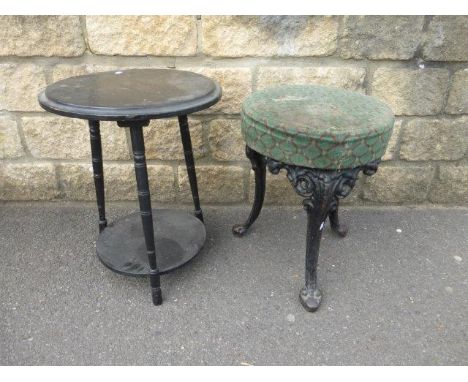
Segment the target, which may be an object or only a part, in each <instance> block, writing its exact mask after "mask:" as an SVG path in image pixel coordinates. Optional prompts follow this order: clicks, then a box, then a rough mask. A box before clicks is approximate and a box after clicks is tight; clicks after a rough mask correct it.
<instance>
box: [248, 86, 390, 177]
mask: <svg viewBox="0 0 468 382" xmlns="http://www.w3.org/2000/svg"><path fill="white" fill-rule="evenodd" d="M393 123H394V115H393V113H392V111H391V110H390V108H389V107H388V106H386V105H385V104H384V103H382V102H381V101H379V100H378V99H376V98H374V97H370V96H367V95H364V94H361V93H357V92H353V91H348V90H343V89H339V88H333V87H328V86H311V85H287V86H279V87H274V88H268V89H265V90H261V91H257V92H254V93H252V94H251V95H250V96H249V97H248V98H247V99H246V100H245V101H244V103H243V106H242V133H243V135H244V139H245V141H246V144H247V146H249V147H250V148H252V149H254V150H255V151H257V152H259V153H260V154H263V155H265V156H267V157H269V158H272V159H275V160H277V161H280V162H284V163H288V164H294V165H298V166H304V167H310V168H319V169H335V170H336V169H344V168H353V167H357V166H360V165H364V164H366V163H369V162H371V161H373V160H376V159H380V158H381V157H382V155H383V154H384V152H385V149H386V147H387V144H388V140H389V139H390V135H391V133H392V129H393Z"/></svg>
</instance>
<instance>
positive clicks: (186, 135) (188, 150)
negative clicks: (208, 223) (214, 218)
mask: <svg viewBox="0 0 468 382" xmlns="http://www.w3.org/2000/svg"><path fill="white" fill-rule="evenodd" d="M179 127H180V136H181V138H182V145H183V147H184V157H185V166H186V167H187V175H188V178H189V182H190V189H191V190H192V198H193V205H194V208H195V211H194V214H195V216H196V217H197V218H198V219H199V220H200V221H202V222H203V212H202V210H201V207H200V198H199V196H198V185H197V174H196V173H195V161H194V159H193V149H192V141H191V139H190V130H189V125H188V120H187V116H186V115H180V116H179Z"/></svg>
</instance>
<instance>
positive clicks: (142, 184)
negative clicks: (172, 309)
mask: <svg viewBox="0 0 468 382" xmlns="http://www.w3.org/2000/svg"><path fill="white" fill-rule="evenodd" d="M143 126H144V123H138V122H135V123H133V124H132V125H130V126H129V127H130V136H131V140H132V150H133V159H134V162H135V176H136V182H137V189H138V201H139V203H140V214H141V221H142V224H143V232H144V236H145V244H146V253H147V255H148V261H149V266H150V272H149V277H150V285H151V292H152V298H153V304H154V305H161V304H162V294H161V281H160V277H159V270H158V266H157V263H156V249H155V245H154V229H153V213H152V209H151V197H150V191H149V184H148V170H147V168H146V158H145V143H144V138H143Z"/></svg>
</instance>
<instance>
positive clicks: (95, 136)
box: [88, 121, 107, 232]
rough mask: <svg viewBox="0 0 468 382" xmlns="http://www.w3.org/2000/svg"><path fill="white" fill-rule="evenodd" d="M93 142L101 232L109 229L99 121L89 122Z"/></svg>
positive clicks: (93, 161) (93, 160)
mask: <svg viewBox="0 0 468 382" xmlns="http://www.w3.org/2000/svg"><path fill="white" fill-rule="evenodd" d="M88 124H89V135H90V140H91V157H92V163H93V175H94V188H95V190H96V202H97V206H98V213H99V232H102V231H103V230H104V228H106V227H107V220H106V204H105V194H104V171H103V168H102V146H101V131H100V128H99V121H88Z"/></svg>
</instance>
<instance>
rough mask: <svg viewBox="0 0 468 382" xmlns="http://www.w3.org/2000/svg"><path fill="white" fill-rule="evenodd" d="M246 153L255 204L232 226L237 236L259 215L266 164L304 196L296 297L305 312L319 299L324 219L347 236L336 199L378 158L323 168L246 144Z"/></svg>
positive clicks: (368, 172)
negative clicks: (301, 281) (301, 282)
mask: <svg viewBox="0 0 468 382" xmlns="http://www.w3.org/2000/svg"><path fill="white" fill-rule="evenodd" d="M245 152H246V155H247V157H248V158H249V160H250V162H251V164H252V169H253V170H254V173H255V196H254V203H253V206H252V210H251V212H250V215H249V217H248V218H247V220H246V222H245V223H244V224H237V225H235V226H234V227H232V232H233V234H234V235H236V236H243V235H245V234H246V233H247V230H248V229H249V227H250V226H251V225H252V224H253V223H254V222H255V220H256V219H257V218H258V215H259V214H260V211H261V209H262V206H263V200H264V198H265V181H266V167H268V169H269V170H270V172H271V173H273V174H278V173H279V171H280V170H281V169H285V170H286V172H287V175H288V179H289V181H290V183H291V185H292V186H293V188H294V190H295V191H296V192H297V193H298V194H299V195H300V196H302V197H303V198H304V200H303V205H304V209H305V210H306V212H307V233H306V262H305V286H304V287H303V288H302V289H301V292H300V293H299V300H300V302H301V304H302V306H303V307H304V308H305V309H306V310H307V311H309V312H314V311H316V310H317V309H318V307H319V305H320V302H321V300H322V293H321V292H320V290H319V289H318V286H317V262H318V255H319V249H320V240H321V237H322V231H323V226H324V225H325V221H326V220H327V218H329V219H330V225H331V228H332V230H333V231H334V232H335V233H336V234H338V235H339V236H341V237H343V236H346V234H347V232H348V230H347V227H346V226H344V225H341V224H340V222H339V219H338V206H339V201H338V199H339V198H344V197H346V196H348V195H349V194H350V192H351V190H352V189H353V187H354V185H355V184H356V180H357V178H358V175H359V173H360V172H361V171H362V172H363V173H364V174H365V175H373V174H374V173H375V172H376V171H377V166H378V163H379V161H372V162H370V163H367V164H365V165H363V166H358V167H355V168H351V169H342V170H324V169H314V168H308V167H301V166H296V165H290V164H286V163H281V162H278V161H276V160H274V159H271V158H267V157H265V156H263V155H262V154H259V153H258V152H256V151H254V150H252V149H251V148H250V147H248V146H246V149H245Z"/></svg>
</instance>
